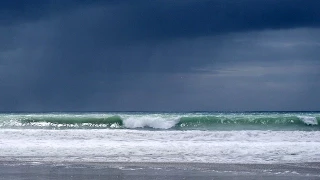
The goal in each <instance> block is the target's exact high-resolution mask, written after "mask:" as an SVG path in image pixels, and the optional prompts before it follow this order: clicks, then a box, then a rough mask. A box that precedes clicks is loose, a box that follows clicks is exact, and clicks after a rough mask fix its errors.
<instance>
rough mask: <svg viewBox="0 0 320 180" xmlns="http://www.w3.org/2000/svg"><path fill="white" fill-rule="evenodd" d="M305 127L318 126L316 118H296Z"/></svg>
mask: <svg viewBox="0 0 320 180" xmlns="http://www.w3.org/2000/svg"><path fill="white" fill-rule="evenodd" d="M298 117H299V119H301V120H302V121H303V122H304V123H305V124H307V125H318V121H317V118H315V117H312V116H298Z"/></svg>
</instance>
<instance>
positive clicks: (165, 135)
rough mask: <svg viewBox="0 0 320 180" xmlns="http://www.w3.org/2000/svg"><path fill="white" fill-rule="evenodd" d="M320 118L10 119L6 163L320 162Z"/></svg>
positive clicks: (5, 125)
mask: <svg viewBox="0 0 320 180" xmlns="http://www.w3.org/2000/svg"><path fill="white" fill-rule="evenodd" d="M319 123H320V112H188V113H181V112H177V113H166V112H152V113H150V112H106V113H102V112H99V113H95V112H94V113H93V112H90V113H60V112H59V113H58V112H54V113H2V114H1V115H0V161H2V162H6V161H15V162H19V161H21V162H54V163H61V162H71V163H73V162H131V163H134V162H156V163H157V162H158V163H228V164H239V163H240V164H275V163H310V162H311V163H312V162H320V138H319V137H320V125H319Z"/></svg>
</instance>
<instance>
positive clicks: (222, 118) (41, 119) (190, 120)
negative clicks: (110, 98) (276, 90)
mask: <svg viewBox="0 0 320 180" xmlns="http://www.w3.org/2000/svg"><path fill="white" fill-rule="evenodd" d="M319 124H320V112H232V113H231V112H189V113H164V112H153V113H149V112H107V113H101V112H99V113H92V112H91V113H58V112H55V113H2V114H0V128H3V129H104V128H110V129H137V130H141V129H143V130H208V131H215V130H227V131H229V130H303V131H319V130H320V125H319Z"/></svg>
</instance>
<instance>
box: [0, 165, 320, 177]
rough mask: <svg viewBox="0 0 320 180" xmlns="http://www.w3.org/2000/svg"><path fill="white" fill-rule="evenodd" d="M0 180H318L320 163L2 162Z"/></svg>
mask: <svg viewBox="0 0 320 180" xmlns="http://www.w3.org/2000/svg"><path fill="white" fill-rule="evenodd" d="M0 174H1V177H0V179H11V180H22V179H24V180H28V179H33V180H36V179H80V180H81V179H133V180H134V179H137V180H138V179H139V180H143V179H239V180H242V179H291V180H293V179H320V163H294V164H215V163H145V162H143V163H125V162H107V163H92V162H81V163H57V162H54V163H50V162H20V161H5V162H1V163H0Z"/></svg>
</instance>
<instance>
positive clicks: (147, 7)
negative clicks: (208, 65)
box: [0, 0, 320, 39]
mask: <svg viewBox="0 0 320 180" xmlns="http://www.w3.org/2000/svg"><path fill="white" fill-rule="evenodd" d="M88 6H98V7H105V8H106V9H105V11H104V12H103V13H105V14H106V16H109V17H107V18H110V15H111V16H112V17H111V18H113V19H115V21H114V22H113V23H114V25H118V26H119V27H123V29H122V30H121V31H122V34H123V35H128V36H130V35H135V36H137V37H136V38H147V39H149V38H156V39H162V38H170V37H172V38H176V37H189V36H191V37H195V36H207V35H210V34H216V33H224V32H238V31H247V30H259V29H264V28H271V29H277V28H294V27H302V26H307V27H318V26H319V25H320V23H319V22H320V12H319V11H318V9H319V7H320V2H319V1H317V0H309V1H304V0H278V1H274V0H271V1H265V0H211V1H209V0H200V1H194V0H192V1H190V0H188V1H166V0H165V1H141V0H140V1H97V0H96V1H86V0H80V1H74V0H66V1H62V0H60V1H53V0H49V1H40V0H34V1H32V2H30V1H2V2H1V6H0V7H1V8H0V12H1V14H2V16H1V20H2V23H5V22H14V21H15V20H22V21H23V20H25V21H27V20H30V21H32V20H34V19H39V18H41V17H43V16H44V17H45V16H49V15H52V14H59V13H63V12H68V11H70V10H72V9H75V8H79V7H80V8H81V7H88ZM110 6H111V7H112V6H113V7H114V6H118V8H117V10H116V11H113V12H112V14H111V13H110V12H108V11H109V10H110V9H108V7H110ZM86 16H88V14H86ZM89 16H90V15H89ZM79 17H81V16H79ZM105 18H106V17H105ZM116 21H118V22H116ZM100 26H101V28H106V27H108V26H110V24H107V23H105V24H103V23H101V24H100Z"/></svg>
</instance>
